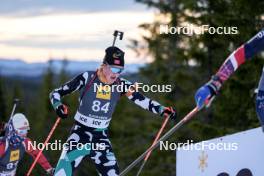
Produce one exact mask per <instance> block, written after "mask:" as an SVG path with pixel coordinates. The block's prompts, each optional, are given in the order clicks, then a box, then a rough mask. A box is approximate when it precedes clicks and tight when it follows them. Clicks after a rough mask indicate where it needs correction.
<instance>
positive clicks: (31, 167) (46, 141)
mask: <svg viewBox="0 0 264 176" xmlns="http://www.w3.org/2000/svg"><path fill="white" fill-rule="evenodd" d="M60 120H61V118H60V117H57V120H56V122H55V124H54V125H53V127H52V129H51V130H50V132H49V135H48V137H47V139H46V140H45V142H44V147H43V149H44V148H45V146H46V145H47V143H48V142H49V140H50V138H51V136H52V134H53V132H54V131H55V129H56V128H57V126H58V124H59V122H60ZM43 149H40V150H39V153H38V155H37V157H36V158H35V160H34V162H33V164H32V165H31V166H30V169H29V171H28V173H27V176H30V174H31V172H32V170H33V168H34V167H35V165H36V163H37V161H38V159H39V157H40V155H41V153H42V151H43Z"/></svg>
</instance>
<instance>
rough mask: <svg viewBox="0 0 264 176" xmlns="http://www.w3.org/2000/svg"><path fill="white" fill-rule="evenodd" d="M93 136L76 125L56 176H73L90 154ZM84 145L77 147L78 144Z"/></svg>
mask: <svg viewBox="0 0 264 176" xmlns="http://www.w3.org/2000/svg"><path fill="white" fill-rule="evenodd" d="M91 139H92V136H90V134H89V135H87V134H86V133H85V130H84V129H83V127H81V126H79V125H75V126H74V127H73V129H72V131H71V135H70V137H69V138H68V140H67V144H68V146H66V147H65V148H64V149H63V151H62V154H61V157H60V159H59V161H58V164H57V167H56V170H55V174H54V176H71V175H72V174H73V172H74V170H75V169H76V168H77V167H78V165H79V164H80V163H81V161H82V159H83V158H84V157H85V156H87V155H89V154H90V151H91V146H90V142H89V141H91ZM78 143H79V144H83V146H81V145H77V144H78Z"/></svg>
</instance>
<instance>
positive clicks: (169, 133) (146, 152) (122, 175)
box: [119, 107, 199, 176]
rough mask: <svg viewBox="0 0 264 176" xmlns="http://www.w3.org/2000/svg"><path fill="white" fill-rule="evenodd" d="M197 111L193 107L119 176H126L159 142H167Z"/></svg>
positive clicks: (196, 108) (197, 109)
mask: <svg viewBox="0 0 264 176" xmlns="http://www.w3.org/2000/svg"><path fill="white" fill-rule="evenodd" d="M198 111H199V108H198V107H195V108H194V109H193V110H192V111H191V112H189V113H188V114H187V115H186V116H185V117H184V118H183V119H182V120H181V121H180V122H178V123H177V124H176V125H174V127H173V128H171V129H170V130H169V131H168V132H167V133H165V134H164V135H163V136H162V137H161V138H160V139H159V140H158V141H157V142H156V143H155V144H154V145H153V146H151V147H149V148H148V149H147V150H146V151H145V152H144V153H143V154H142V155H140V156H139V157H138V158H137V159H136V160H134V161H133V162H132V163H131V164H130V165H129V166H127V167H126V168H125V170H123V171H122V172H121V173H120V174H119V176H124V175H126V174H127V173H128V172H129V171H130V170H131V169H132V168H134V167H135V166H136V165H137V164H138V163H139V162H140V161H142V160H143V159H144V158H145V156H146V155H147V154H148V152H149V151H152V150H154V149H156V148H157V147H158V146H159V143H160V141H164V140H167V139H168V138H169V137H170V136H171V135H172V134H173V133H174V132H175V131H177V130H178V129H179V128H180V127H182V126H183V125H184V124H185V123H187V122H188V121H189V120H191V119H192V118H193V117H194V115H195V114H196V113H197V112H198Z"/></svg>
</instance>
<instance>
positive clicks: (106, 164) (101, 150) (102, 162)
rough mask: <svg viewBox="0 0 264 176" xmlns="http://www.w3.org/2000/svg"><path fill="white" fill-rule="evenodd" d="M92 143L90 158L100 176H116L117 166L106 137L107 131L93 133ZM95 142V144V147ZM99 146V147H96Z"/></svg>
mask: <svg viewBox="0 0 264 176" xmlns="http://www.w3.org/2000/svg"><path fill="white" fill-rule="evenodd" d="M93 134H94V138H93V140H92V143H93V145H94V147H93V149H95V150H92V151H91V154H90V158H91V159H92V161H93V162H94V163H95V166H96V169H97V171H98V172H99V175H100V176H118V175H119V167H118V164H117V160H116V157H115V155H114V153H113V150H112V146H111V142H110V141H109V139H108V135H107V131H101V132H100V133H98V132H96V133H93ZM95 144H97V146H96V147H95ZM98 146H99V147H98Z"/></svg>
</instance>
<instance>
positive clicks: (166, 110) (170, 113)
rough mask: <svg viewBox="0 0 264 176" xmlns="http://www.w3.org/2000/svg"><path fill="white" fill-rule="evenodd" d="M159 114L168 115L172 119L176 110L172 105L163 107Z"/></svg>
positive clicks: (174, 118) (174, 117)
mask: <svg viewBox="0 0 264 176" xmlns="http://www.w3.org/2000/svg"><path fill="white" fill-rule="evenodd" d="M160 116H162V117H167V116H169V117H170V119H172V120H176V119H177V114H176V110H175V109H174V108H173V107H163V110H162V111H161V113H160Z"/></svg>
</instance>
